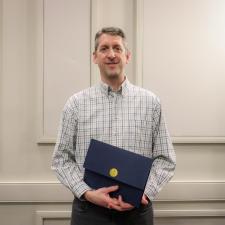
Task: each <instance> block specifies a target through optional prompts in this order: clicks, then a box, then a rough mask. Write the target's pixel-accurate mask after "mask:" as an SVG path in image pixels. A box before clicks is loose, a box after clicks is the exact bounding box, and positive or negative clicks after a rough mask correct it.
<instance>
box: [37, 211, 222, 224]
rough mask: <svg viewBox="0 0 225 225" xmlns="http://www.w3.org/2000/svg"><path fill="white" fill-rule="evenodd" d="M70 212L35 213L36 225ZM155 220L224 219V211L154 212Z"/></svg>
mask: <svg viewBox="0 0 225 225" xmlns="http://www.w3.org/2000/svg"><path fill="white" fill-rule="evenodd" d="M70 217H71V211H49V210H48V211H44V210H43V211H36V225H43V224H44V220H45V219H56V220H57V219H68V220H70ZM154 217H155V218H185V219H187V218H193V217H194V218H198V217H199V218H207V217H220V218H221V217H222V218H223V217H224V218H225V210H224V209H195V210H186V209H183V210H179V209H175V210H160V209H155V210H154Z"/></svg>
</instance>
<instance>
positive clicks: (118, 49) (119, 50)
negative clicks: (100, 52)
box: [114, 46, 122, 52]
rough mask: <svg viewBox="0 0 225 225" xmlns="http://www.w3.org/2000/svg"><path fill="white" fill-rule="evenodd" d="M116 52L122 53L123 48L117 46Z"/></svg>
mask: <svg viewBox="0 0 225 225" xmlns="http://www.w3.org/2000/svg"><path fill="white" fill-rule="evenodd" d="M114 51H116V52H122V48H121V47H120V46H115V47H114Z"/></svg>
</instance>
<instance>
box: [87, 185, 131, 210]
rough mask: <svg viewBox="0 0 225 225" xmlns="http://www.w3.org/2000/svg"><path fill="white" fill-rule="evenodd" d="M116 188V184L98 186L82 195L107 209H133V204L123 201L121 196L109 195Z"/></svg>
mask: <svg viewBox="0 0 225 225" xmlns="http://www.w3.org/2000/svg"><path fill="white" fill-rule="evenodd" d="M118 188H119V187H118V186H111V187H104V188H99V189H97V190H93V191H86V192H85V193H84V197H85V199H86V200H87V201H89V202H91V203H93V204H95V205H98V206H102V207H105V208H108V209H115V210H117V211H127V210H131V209H133V208H134V206H132V205H131V204H129V203H126V202H124V201H123V200H122V197H121V196H119V197H118V198H111V197H110V196H109V193H110V192H113V191H116V190H118Z"/></svg>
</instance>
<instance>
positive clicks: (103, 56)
mask: <svg viewBox="0 0 225 225" xmlns="http://www.w3.org/2000/svg"><path fill="white" fill-rule="evenodd" d="M98 44H99V45H98V48H97V50H96V51H95V52H94V53H93V61H94V63H96V64H98V67H99V69H100V73H101V76H103V77H104V78H105V79H117V78H119V77H122V76H123V75H124V74H123V72H124V67H125V65H126V64H127V63H128V61H129V59H130V53H129V52H128V51H126V49H125V46H124V43H123V40H122V37H120V36H112V35H108V34H102V35H101V36H100V37H99V41H98Z"/></svg>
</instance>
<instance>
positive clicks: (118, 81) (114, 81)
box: [101, 76, 126, 91]
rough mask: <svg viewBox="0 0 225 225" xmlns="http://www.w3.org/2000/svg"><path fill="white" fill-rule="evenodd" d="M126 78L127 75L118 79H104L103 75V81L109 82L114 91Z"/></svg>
mask: <svg viewBox="0 0 225 225" xmlns="http://www.w3.org/2000/svg"><path fill="white" fill-rule="evenodd" d="M125 79H126V77H125V76H121V77H120V78H117V79H104V78H103V77H101V80H102V82H104V83H106V84H108V85H109V86H110V87H111V89H112V90H113V91H118V90H119V89H120V87H121V85H122V83H123V82H124V80H125Z"/></svg>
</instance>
